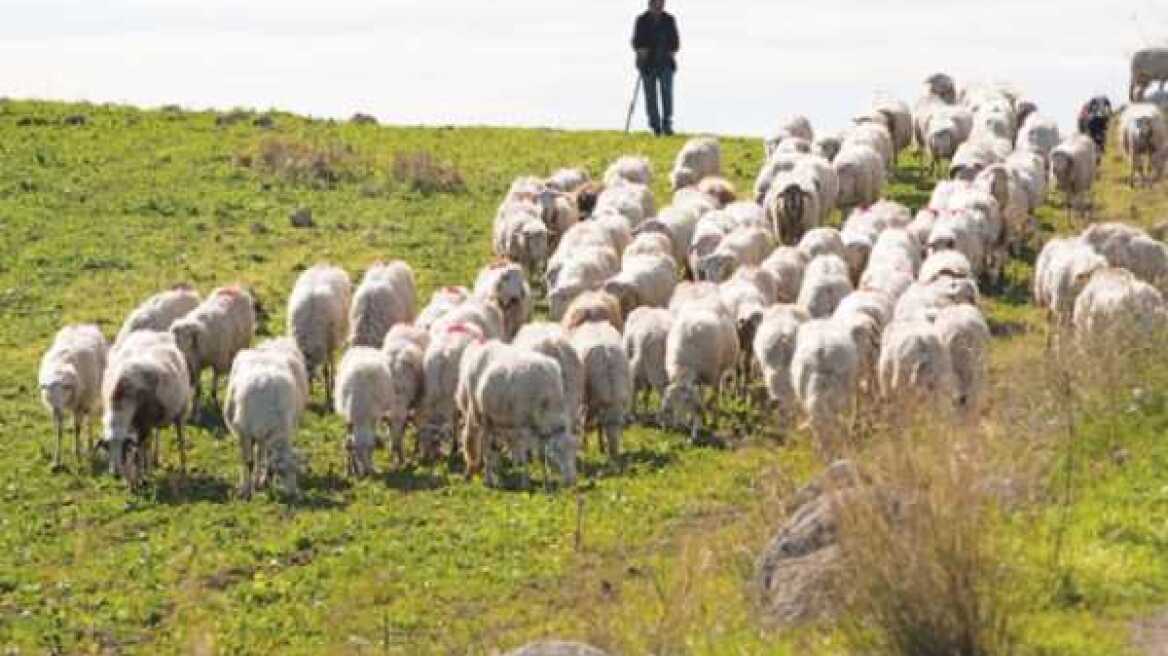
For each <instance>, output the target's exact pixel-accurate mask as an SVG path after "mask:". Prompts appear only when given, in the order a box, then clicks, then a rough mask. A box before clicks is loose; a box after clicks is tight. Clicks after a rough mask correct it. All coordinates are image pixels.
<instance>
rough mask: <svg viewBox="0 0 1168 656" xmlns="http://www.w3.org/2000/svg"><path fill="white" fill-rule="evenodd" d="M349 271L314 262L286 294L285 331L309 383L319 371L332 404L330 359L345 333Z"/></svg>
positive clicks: (326, 394) (329, 402)
mask: <svg viewBox="0 0 1168 656" xmlns="http://www.w3.org/2000/svg"><path fill="white" fill-rule="evenodd" d="M351 294H352V292H351V283H350V282H349V274H347V273H345V271H344V269H341V268H339V267H334V266H329V265H326V264H318V265H316V266H314V267H312V268H310V269H307V270H306V271H304V273H301V274H300V277H299V278H297V279H296V284H295V286H293V288H292V295H291V296H289V297H288V334H289V335H291V336H292V339H294V340H296V346H298V347H299V348H300V352H301V353H303V354H304V364H305V366H307V367H308V380H309V383H310V385H311V383H312V381H314V380H315V378H316V372H317V371H318V370H320V371H321V372H322V374H323V377H324V389H325V397H326V399H327V400H328V404H329V405H332V393H333V392H332V390H333V358H334V356H335V353H336V352H337V349H339V348H340V347H341V345H342V344H343V343H344V341H345V338H346V337H347V336H348V334H349V313H348V309H349V299H350V297H351Z"/></svg>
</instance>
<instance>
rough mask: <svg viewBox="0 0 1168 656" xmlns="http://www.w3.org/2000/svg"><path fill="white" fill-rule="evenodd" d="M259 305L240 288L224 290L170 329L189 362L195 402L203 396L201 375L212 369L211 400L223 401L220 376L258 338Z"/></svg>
mask: <svg viewBox="0 0 1168 656" xmlns="http://www.w3.org/2000/svg"><path fill="white" fill-rule="evenodd" d="M255 323H256V315H255V303H254V302H253V301H252V298H251V295H250V294H248V293H247V292H246V291H244V289H243V288H241V287H239V286H231V287H220V288H219V289H216V290H215V291H213V292H211V295H210V296H208V297H207V298H206V299H204V300H203V302H202V303H200V304H199V306H198V307H196V308H195V309H193V310H191V311H190V312H188V313H187V314H186V315H185V316H184V317H183V318H181V319H179V320H177V321H175V322H174V323H173V324H171V326H170V332H171V334H173V335H174V341H175V343H176V344H177V345H178V348H179V350H181V351H182V353H183V355H184V356H185V357H186V359H187V367H188V370H187V371H188V373H189V374H190V377H191V385H192V386H193V387H194V389H195V397H194V398H195V402H196V403H198V400H199V397H200V390H201V383H200V381H199V374H200V373H202V371H203V369H204V368H206V367H210V368H211V374H212V375H211V398H212V399H215V400H218V398H219V377H220V376H224V375H226V374H227V373H228V372H230V371H231V361H232V360H233V359H234V358H235V354H236V353H238V352H239V351H240V350H242V349H245V348H247V345H248V344H250V343H251V338H252V337H253V336H254V335H255Z"/></svg>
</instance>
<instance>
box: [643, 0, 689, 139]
mask: <svg viewBox="0 0 1168 656" xmlns="http://www.w3.org/2000/svg"><path fill="white" fill-rule="evenodd" d="M680 46H681V40H680V39H679V37H678V35H677V21H675V20H674V19H673V16H672V15H671V14H667V13H665V0H649V10H648V11H646V12H645V13H643V14H641V15H640V16H637V22H636V25H635V26H634V27H633V50H634V51H635V52H636V53H637V70H638V71H640V73H641V83H642V84H643V85H644V87H645V111H646V112H647V113H648V114H649V128H650V129H652V130H653V134H655V135H657V136H661V135H662V134H664V135H667V136H668V135H672V134H673V73H674V71H676V70H677V61H676V60H675V59H674V57H673V56H674V55H675V54H677V50H678V48H680ZM658 87H660V96H661V107H660V109H659V108H658V105H657V96H658ZM662 110H663V112H664V115H662Z"/></svg>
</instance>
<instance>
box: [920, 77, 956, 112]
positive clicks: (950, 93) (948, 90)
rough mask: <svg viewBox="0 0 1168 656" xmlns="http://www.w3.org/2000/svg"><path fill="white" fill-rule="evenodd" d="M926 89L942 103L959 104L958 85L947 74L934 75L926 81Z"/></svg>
mask: <svg viewBox="0 0 1168 656" xmlns="http://www.w3.org/2000/svg"><path fill="white" fill-rule="evenodd" d="M925 87H926V89H927V92H928V93H929V94H930V95H932V96H935V97H937V98H938V99H940V100H941V101H942V102H944V103H946V104H948V105H952V104H954V103H956V102H957V84H956V83H955V82H954V81H953V78H952V77H950V76H949V75H946V74H945V73H934V74H932V75H930V76H929V77H928V78H926V79H925Z"/></svg>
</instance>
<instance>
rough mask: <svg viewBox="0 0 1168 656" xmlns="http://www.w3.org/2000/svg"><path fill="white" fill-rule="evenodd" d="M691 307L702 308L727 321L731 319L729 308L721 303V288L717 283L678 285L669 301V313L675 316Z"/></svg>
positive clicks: (705, 282) (686, 283)
mask: <svg viewBox="0 0 1168 656" xmlns="http://www.w3.org/2000/svg"><path fill="white" fill-rule="evenodd" d="M691 307H700V308H704V309H706V310H710V311H711V312H714V313H716V314H718V315H720V316H723V317H726V318H727V319H730V318H731V315H730V308H728V307H726V304H725V303H723V302H722V294H721V288H720V287H719V286H718V284H717V283H713V282H708V281H697V282H689V281H685V282H682V283H679V284H678V285H677V287H676V288H675V289H674V290H673V298H670V299H669V311H670V312H672V313H673V314H674V315H675V316H676V315H677V314H679V313H681V312H682V311H684V310H686V309H689V308H691Z"/></svg>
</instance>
